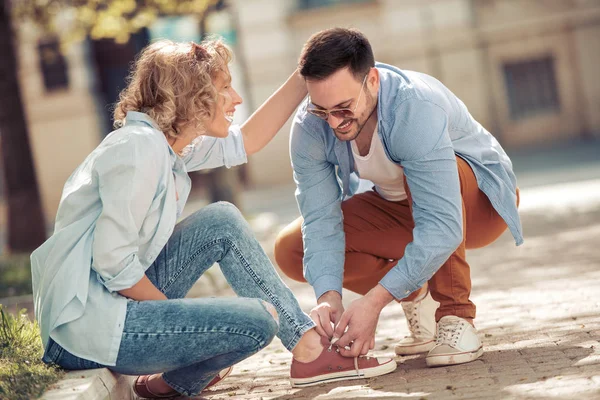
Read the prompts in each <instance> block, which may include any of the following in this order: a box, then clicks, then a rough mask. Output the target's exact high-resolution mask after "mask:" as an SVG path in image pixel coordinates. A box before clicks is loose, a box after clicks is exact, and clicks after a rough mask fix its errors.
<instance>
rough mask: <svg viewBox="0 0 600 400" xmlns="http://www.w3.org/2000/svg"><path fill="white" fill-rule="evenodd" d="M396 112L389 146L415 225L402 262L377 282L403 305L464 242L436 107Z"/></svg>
mask: <svg viewBox="0 0 600 400" xmlns="http://www.w3.org/2000/svg"><path fill="white" fill-rule="evenodd" d="M400 107H402V112H397V113H396V114H397V116H396V121H395V124H394V127H393V129H394V134H393V135H392V137H394V138H397V140H394V141H393V142H392V143H390V144H389V147H390V153H391V156H392V157H393V158H394V159H395V161H396V162H400V164H401V165H402V167H403V168H404V174H405V176H406V180H407V184H408V187H409V190H410V193H411V197H412V214H413V219H414V221H415V228H414V230H413V241H412V242H411V243H409V244H408V245H407V246H406V249H405V251H404V257H403V258H401V259H400V260H399V262H398V264H397V265H396V266H394V268H392V269H391V270H390V271H389V272H388V273H387V274H386V275H385V276H384V277H383V278H382V279H381V281H380V284H381V285H382V286H383V287H385V288H386V289H387V290H388V291H389V292H390V293H391V294H392V295H393V296H394V297H396V298H397V299H402V298H404V297H406V296H407V295H408V294H410V293H411V292H413V291H415V290H417V289H418V288H420V287H421V286H422V285H423V284H424V283H425V282H426V281H427V280H429V279H430V278H431V277H432V276H433V274H434V273H435V272H436V271H437V270H438V269H439V268H440V266H441V265H442V264H443V263H444V262H445V261H446V260H447V259H448V258H449V257H450V255H451V254H452V253H453V252H454V251H455V250H456V248H457V247H458V246H459V245H460V243H461V242H462V240H463V217H462V197H461V193H460V181H459V176H458V170H457V166H456V156H455V154H454V149H453V147H452V142H451V140H450V135H449V133H448V117H447V115H446V113H445V111H444V110H443V109H442V108H441V107H439V106H438V105H436V104H434V103H431V102H428V101H425V100H415V99H411V100H407V101H406V102H404V103H402V105H401V106H400Z"/></svg>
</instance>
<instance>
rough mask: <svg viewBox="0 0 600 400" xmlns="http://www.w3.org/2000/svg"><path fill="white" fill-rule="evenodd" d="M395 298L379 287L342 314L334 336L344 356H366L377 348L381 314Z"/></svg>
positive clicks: (352, 304)
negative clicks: (377, 330) (376, 331)
mask: <svg viewBox="0 0 600 400" xmlns="http://www.w3.org/2000/svg"><path fill="white" fill-rule="evenodd" d="M393 298H394V297H393V296H392V295H391V294H390V293H389V292H388V291H387V290H386V289H385V288H384V287H383V286H381V285H377V286H376V287H374V288H373V289H371V290H370V291H369V293H367V294H366V295H365V296H364V297H362V298H360V299H358V300H354V301H353V302H352V303H351V304H350V307H348V309H347V310H346V311H345V312H344V313H343V314H342V317H341V318H340V321H339V323H338V324H337V326H336V327H335V332H334V334H333V337H334V338H339V340H338V341H337V342H336V344H337V345H338V346H339V348H340V353H341V354H342V355H343V356H346V357H357V356H359V355H365V354H367V353H368V352H369V350H370V349H372V348H373V347H375V328H377V322H378V321H379V314H380V313H381V310H382V309H383V307H385V305H386V304H388V303H389V302H390V301H392V299H393ZM346 328H348V330H347V331H346ZM346 346H350V350H347V349H346Z"/></svg>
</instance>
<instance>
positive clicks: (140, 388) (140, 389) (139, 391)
mask: <svg viewBox="0 0 600 400" xmlns="http://www.w3.org/2000/svg"><path fill="white" fill-rule="evenodd" d="M231 371H233V367H228V368H225V369H224V370H222V371H221V372H219V375H217V376H215V377H214V378H213V380H212V381H210V382H209V383H208V385H206V387H205V388H204V389H208V388H209V387H211V386H214V385H216V384H217V383H219V382H221V381H222V380H223V379H225V378H227V377H228V376H229V374H231ZM150 376H152V375H140V376H138V377H137V378H136V380H135V382H134V383H133V391H134V392H135V394H136V395H137V396H139V397H142V398H145V399H168V398H172V397H178V396H181V393H179V392H178V391H176V390H175V389H173V390H172V391H170V392H167V393H164V394H157V393H154V392H152V391H151V390H150V389H149V388H148V378H150Z"/></svg>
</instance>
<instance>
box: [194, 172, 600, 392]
mask: <svg viewBox="0 0 600 400" xmlns="http://www.w3.org/2000/svg"><path fill="white" fill-rule="evenodd" d="M290 190H291V189H290ZM289 210H291V211H290V212H289V215H288V216H287V220H286V218H283V219H281V218H280V217H277V216H272V215H266V216H265V215H263V216H258V217H257V218H256V219H255V221H254V226H255V231H256V232H257V234H258V235H259V237H260V239H261V241H262V243H263V245H264V246H265V248H266V249H268V250H269V251H272V242H273V238H274V234H275V232H276V231H277V229H278V228H279V226H280V225H281V224H282V223H285V222H288V220H291V219H293V218H294V217H295V215H296V214H294V212H293V205H292V206H290V208H289ZM522 218H523V225H524V229H525V234H526V244H524V245H523V246H520V247H518V248H517V247H515V246H514V242H513V241H512V238H511V237H510V236H508V235H504V236H503V237H501V238H500V239H499V240H498V241H497V242H496V243H494V244H492V245H491V246H489V247H487V248H485V249H482V250H477V251H472V252H471V253H469V254H468V257H469V261H470V264H471V267H472V277H473V294H472V300H473V301H474V302H475V303H476V304H477V306H478V317H477V319H476V325H477V328H478V330H479V334H480V336H481V339H482V340H483V343H484V348H485V353H484V355H483V356H482V358H481V359H479V360H477V361H475V362H472V363H469V364H464V365H461V366H454V367H443V368H435V369H431V368H427V367H426V365H425V360H424V356H412V357H395V359H396V361H397V363H398V369H397V370H396V371H395V372H394V373H392V374H389V375H386V376H382V377H378V378H373V379H368V380H366V379H365V380H355V381H349V382H342V383H339V382H338V383H331V384H326V385H321V386H316V387H312V388H304V389H292V388H291V386H290V385H289V382H288V374H289V367H290V361H291V356H290V354H289V353H288V352H287V351H286V350H285V349H284V348H283V346H282V345H281V343H280V342H279V340H278V339H275V340H274V341H273V343H272V344H271V345H269V347H267V348H266V349H265V350H263V351H262V352H260V353H259V354H257V355H255V356H253V357H251V358H249V359H248V360H246V361H244V362H242V363H240V364H238V365H237V366H236V367H235V370H234V373H233V374H232V375H231V376H230V377H229V378H228V379H226V380H225V381H224V382H223V383H222V384H221V385H219V386H217V387H215V389H214V390H210V391H207V392H205V393H204V394H203V396H204V397H202V398H205V399H210V400H218V399H232V398H233V399H362V398H381V399H431V400H433V399H471V398H473V399H507V398H509V399H510V398H512V399H553V398H561V399H563V398H564V399H574V398H578V399H600V343H599V340H600V268H599V267H600V180H597V179H596V180H593V179H592V180H587V181H582V182H578V183H562V184H554V185H550V186H543V187H532V188H526V189H524V190H523V191H522ZM203 279H204V278H203ZM214 284H217V285H220V283H219V278H218V277H217V278H214V277H213V282H212V283H210V282H209V281H208V280H207V279H204V280H201V281H200V282H199V284H198V285H197V287H196V295H201V294H202V292H203V291H204V292H206V291H207V290H213V289H208V288H209V287H212V286H213V285H214ZM289 284H290V286H291V287H292V289H293V290H294V292H295V293H297V295H298V297H299V299H300V302H301V305H302V307H303V308H304V309H305V310H309V309H310V308H311V307H312V306H313V304H314V297H313V294H312V290H311V289H310V288H309V287H308V286H307V285H303V284H300V283H296V282H289ZM219 294H220V295H231V292H229V291H228V289H222V290H221V291H220V293H219ZM213 295H214V293H213ZM352 298H354V296H353V295H352V294H350V293H348V295H347V296H345V302H349V301H351V300H352ZM406 334H408V329H407V327H406V321H405V318H404V315H403V312H402V308H401V307H400V305H398V304H391V305H390V306H388V307H386V308H385V309H384V311H383V313H382V316H381V319H380V323H379V327H378V330H377V337H376V338H377V343H376V348H375V351H374V352H373V353H374V355H377V356H394V352H393V345H394V343H395V342H396V341H397V340H398V339H400V338H402V337H403V336H404V335H406Z"/></svg>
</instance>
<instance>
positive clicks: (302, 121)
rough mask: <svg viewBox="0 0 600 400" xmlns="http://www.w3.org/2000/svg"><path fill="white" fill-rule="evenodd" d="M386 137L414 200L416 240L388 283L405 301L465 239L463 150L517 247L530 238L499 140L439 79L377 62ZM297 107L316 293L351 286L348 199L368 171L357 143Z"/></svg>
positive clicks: (302, 194) (299, 169)
mask: <svg viewBox="0 0 600 400" xmlns="http://www.w3.org/2000/svg"><path fill="white" fill-rule="evenodd" d="M376 68H377V70H378V71H379V77H380V88H379V92H378V103H377V117H378V134H379V137H380V138H381V141H382V143H383V146H384V149H385V152H386V155H387V157H388V158H389V159H390V160H391V161H392V162H394V163H397V164H399V165H400V166H402V167H403V169H404V175H405V176H406V180H407V183H408V187H409V189H410V191H411V196H412V199H413V218H414V220H415V228H414V230H413V241H412V242H411V243H409V244H408V245H407V246H406V249H405V252H404V257H403V258H402V259H400V260H399V261H398V264H397V265H396V266H395V267H394V268H392V269H391V270H390V271H389V272H388V274H386V275H385V276H384V277H383V279H382V280H381V281H380V284H381V285H382V286H384V287H385V288H386V289H387V290H388V291H389V292H390V293H391V294H392V295H393V296H394V297H395V298H397V299H402V298H404V297H406V296H407V295H408V294H410V293H411V292H413V291H415V290H417V289H418V288H420V287H422V286H423V284H424V283H425V282H426V281H427V280H429V278H431V276H433V274H434V273H435V272H436V271H437V270H438V269H439V267H440V266H441V265H442V264H443V263H444V262H445V261H446V260H447V259H448V257H449V256H450V255H451V254H452V253H453V252H454V251H455V250H456V248H457V247H458V246H459V244H460V243H461V242H462V238H463V223H462V221H463V218H462V198H461V194H460V181H459V177H458V170H457V166H456V158H455V157H456V155H458V156H460V157H461V158H463V159H464V160H466V161H467V162H468V163H469V165H470V166H471V168H472V169H473V172H474V174H475V176H476V178H477V182H478V186H479V188H480V189H481V190H482V191H483V192H484V193H485V194H486V195H487V197H488V198H489V200H490V202H491V204H492V205H493V207H494V208H495V210H496V211H497V212H498V214H499V215H500V216H501V217H502V218H503V219H504V221H506V223H507V225H508V228H509V230H510V232H511V233H512V235H513V237H514V238H515V241H516V243H517V245H520V244H521V243H522V242H523V236H522V228H521V222H520V219H519V214H518V212H517V197H516V189H517V183H516V178H515V175H514V173H513V171H512V163H511V161H510V159H509V158H508V156H507V155H506V153H505V152H504V150H503V149H502V147H501V146H500V144H499V143H498V141H497V140H496V139H495V138H494V137H493V136H492V135H491V134H490V133H489V132H488V131H487V130H485V128H483V127H482V126H481V124H479V123H478V122H477V121H476V120H475V119H474V118H473V117H472V116H471V114H470V113H469V111H468V110H467V107H466V106H465V105H464V104H463V103H462V101H460V100H459V99H458V98H457V97H456V96H455V95H454V94H453V93H452V92H450V90H449V89H448V88H446V87H445V86H444V85H443V84H442V83H441V82H439V81H438V80H436V79H435V78H433V77H431V76H428V75H425V74H421V73H418V72H413V71H405V70H400V69H398V68H395V67H393V66H390V65H386V64H382V63H377V64H376ZM306 106H307V102H305V103H304V104H303V105H302V106H301V107H300V109H299V110H298V111H297V113H296V116H295V118H294V122H293V125H292V128H291V137H290V154H291V159H292V167H293V170H294V180H295V182H296V185H297V189H296V199H297V201H298V206H299V208H300V212H301V214H302V216H303V218H304V222H303V224H302V236H303V241H304V276H305V278H306V280H307V281H308V282H309V283H310V284H311V285H312V286H313V288H314V290H315V294H316V296H317V298H318V297H320V296H321V295H322V294H323V293H325V292H327V291H330V290H335V291H337V292H339V293H341V292H342V278H343V270H344V255H345V240H344V230H343V221H342V220H343V215H342V210H341V203H342V201H343V200H345V199H347V198H349V197H350V196H352V195H354V194H355V193H356V190H357V188H358V182H359V177H358V175H357V172H356V170H355V169H354V159H353V156H352V151H351V149H350V142H342V141H340V140H338V139H337V138H336V137H335V135H334V133H333V132H332V130H331V128H330V127H329V125H328V124H327V122H326V121H324V120H321V119H319V118H317V117H315V116H313V115H311V114H309V113H307V112H306Z"/></svg>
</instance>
